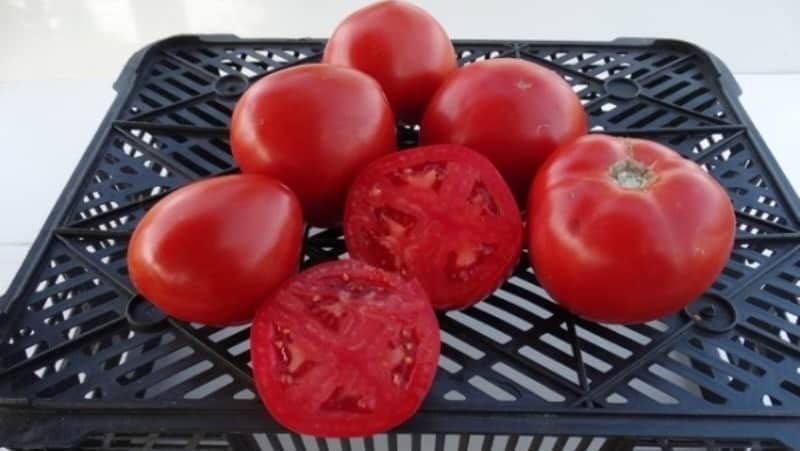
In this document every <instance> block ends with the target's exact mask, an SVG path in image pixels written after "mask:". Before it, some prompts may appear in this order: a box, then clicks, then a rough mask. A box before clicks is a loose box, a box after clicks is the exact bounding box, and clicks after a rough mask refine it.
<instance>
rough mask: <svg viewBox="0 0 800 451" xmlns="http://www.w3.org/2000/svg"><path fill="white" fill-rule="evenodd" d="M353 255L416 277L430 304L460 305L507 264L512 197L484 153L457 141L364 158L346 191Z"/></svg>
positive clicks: (496, 279)
mask: <svg viewBox="0 0 800 451" xmlns="http://www.w3.org/2000/svg"><path fill="white" fill-rule="evenodd" d="M345 208H346V210H345V221H344V236H345V241H346V243H347V249H348V250H349V251H350V254H351V255H352V256H353V257H354V258H358V259H361V260H364V261H366V262H368V263H371V264H373V265H377V266H380V267H382V268H384V269H388V270H392V271H400V272H401V273H403V274H407V275H410V276H414V277H416V278H417V279H419V281H420V282H421V283H422V285H423V286H424V287H425V290H426V291H427V292H428V294H429V295H430V297H431V302H433V305H434V307H437V308H462V307H467V306H469V305H471V304H473V303H475V302H477V301H479V300H481V299H482V298H484V297H486V296H488V295H489V294H491V292H492V291H494V289H495V288H497V287H498V286H499V285H500V284H501V283H503V281H504V280H505V278H506V277H507V276H508V275H509V273H510V272H511V271H512V270H513V268H514V266H515V264H516V263H517V260H518V259H519V254H520V251H521V247H522V235H523V233H522V231H523V229H522V220H521V218H520V213H519V209H518V208H517V204H516V202H515V201H514V196H513V195H512V194H511V191H510V190H509V189H508V186H507V185H506V184H505V182H504V181H503V178H502V177H501V176H500V174H499V173H498V172H497V169H495V168H494V166H492V164H491V163H490V162H489V160H487V159H486V158H485V157H483V156H482V155H480V154H479V153H477V152H475V151H473V150H470V149H468V148H466V147H463V146H457V145H451V144H446V145H439V146H428V147H420V148H417V149H412V150H407V151H404V152H400V153H396V154H393V155H389V156H386V157H383V158H381V159H380V160H377V161H375V162H373V163H372V164H370V165H369V166H368V167H367V168H366V169H365V170H364V171H363V172H362V173H361V174H359V176H358V178H357V179H356V181H355V182H353V186H352V188H351V190H350V194H349V195H348V198H347V205H346V207H345Z"/></svg>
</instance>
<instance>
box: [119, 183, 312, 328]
mask: <svg viewBox="0 0 800 451" xmlns="http://www.w3.org/2000/svg"><path fill="white" fill-rule="evenodd" d="M302 239H303V215H302V212H301V210H300V204H299V202H298V200H297V198H296V197H295V195H294V194H293V193H292V192H291V191H290V190H289V189H288V188H287V187H286V186H284V185H283V184H281V183H280V182H278V181H277V180H274V179H271V178H268V177H262V176H258V175H230V176H224V177H217V178H212V179H208V180H203V181H200V182H196V183H193V184H191V185H187V186H185V187H183V188H180V189H178V190H177V191H175V192H174V193H171V194H169V195H168V196H167V197H165V198H164V199H162V200H161V201H159V202H158V203H157V204H156V205H155V206H154V207H153V208H152V209H150V211H148V212H147V214H146V215H145V216H144V217H143V218H142V221H141V222H140V223H139V224H138V226H137V227H136V230H135V231H134V233H133V236H132V237H131V240H130V243H129V245H128V271H129V274H130V277H131V280H132V281H133V284H134V286H135V287H136V289H137V290H138V291H139V292H140V293H141V294H142V295H143V296H144V297H145V298H146V299H148V300H150V301H151V302H153V303H154V304H156V305H157V306H158V307H159V308H160V309H161V310H163V311H164V312H165V313H167V314H169V315H171V316H174V317H176V318H178V319H181V320H184V321H195V322H199V323H203V324H211V325H217V326H223V325H227V324H235V323H242V322H245V321H249V320H250V319H252V317H253V314H254V313H255V310H256V308H257V307H258V304H259V302H260V301H261V300H262V299H263V298H264V296H266V295H267V294H269V292H270V291H271V290H272V289H274V288H275V287H276V286H278V285H279V284H280V283H282V282H283V281H284V280H285V279H286V278H287V277H289V276H290V275H291V274H293V273H294V272H295V271H297V265H298V262H299V259H300V252H301V246H302Z"/></svg>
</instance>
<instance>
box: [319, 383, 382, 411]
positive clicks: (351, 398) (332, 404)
mask: <svg viewBox="0 0 800 451" xmlns="http://www.w3.org/2000/svg"><path fill="white" fill-rule="evenodd" d="M321 407H322V408H323V409H325V410H342V411H345V412H353V413H371V412H372V411H373V410H374V407H373V406H372V403H371V402H367V400H365V399H364V396H361V395H354V394H349V393H346V392H345V390H344V387H342V386H338V387H336V389H335V390H333V393H331V395H330V396H329V397H328V399H326V400H325V401H324V402H323V403H322V405H321Z"/></svg>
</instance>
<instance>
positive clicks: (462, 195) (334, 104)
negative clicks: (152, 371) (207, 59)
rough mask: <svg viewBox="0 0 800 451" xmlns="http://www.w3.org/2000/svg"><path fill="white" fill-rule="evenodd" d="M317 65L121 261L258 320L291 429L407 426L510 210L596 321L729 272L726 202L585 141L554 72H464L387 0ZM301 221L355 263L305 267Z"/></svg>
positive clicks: (168, 308)
mask: <svg viewBox="0 0 800 451" xmlns="http://www.w3.org/2000/svg"><path fill="white" fill-rule="evenodd" d="M322 61H323V62H322V63H318V64H303V65H300V66H297V67H292V68H286V69H283V70H280V71H277V72H276V73H274V74H271V75H269V76H267V77H265V78H263V79H262V80H260V81H258V82H256V83H255V84H254V85H253V86H252V87H250V88H249V89H248V90H247V91H246V92H245V94H244V95H243V96H242V97H241V99H240V100H239V102H238V103H237V105H236V108H235V111H234V113H233V117H232V120H231V127H230V137H231V148H232V152H233V156H234V158H235V160H236V162H237V163H238V165H239V167H240V168H241V171H242V174H239V175H230V176H225V177H219V178H212V179H208V180H203V181H199V182H196V183H194V184H191V185H189V186H187V187H184V188H181V189H179V190H177V191H176V192H174V193H171V194H170V195H168V196H167V197H166V198H165V199H164V200H162V201H161V202H159V203H158V204H157V205H156V206H155V207H154V208H153V209H151V210H150V211H149V212H148V213H147V214H146V215H145V217H144V218H143V219H142V221H141V223H140V224H139V226H138V227H137V228H136V230H135V232H134V235H133V237H132V239H131V242H130V246H129V253H128V263H129V272H130V276H131V279H132V281H133V283H134V285H135V286H136V288H137V289H138V290H139V292H140V293H141V294H142V295H143V296H144V297H146V298H147V299H149V300H150V301H151V302H153V303H154V304H156V305H157V306H159V307H160V308H161V309H162V310H164V311H165V312H166V313H168V314H170V315H172V316H174V317H175V318H177V319H180V320H185V321H195V322H200V323H204V324H210V325H217V326H224V325H229V324H237V323H245V322H248V321H252V332H251V333H252V337H251V355H252V365H253V372H254V376H255V381H256V386H257V389H258V392H259V395H260V396H261V399H262V401H263V402H264V404H265V406H266V407H267V409H268V410H269V412H270V413H271V414H272V416H273V417H274V418H275V419H276V420H277V421H278V422H280V423H281V424H283V425H284V426H285V427H287V428H289V429H291V430H292V431H295V432H298V433H302V434H312V435H317V436H327V437H351V436H361V435H368V434H374V433H379V432H383V431H386V430H389V429H391V428H393V427H395V426H397V425H399V424H400V423H402V422H404V421H405V420H407V419H408V418H410V417H411V416H412V415H413V414H414V413H415V412H416V411H417V409H418V408H419V407H420V405H421V403H422V401H423V400H424V398H425V396H426V395H427V392H428V390H429V389H430V386H431V384H432V382H433V378H434V376H435V374H436V368H437V364H438V359H439V346H440V344H439V329H438V324H437V320H436V316H435V314H434V309H458V308H465V307H468V306H470V305H472V304H474V303H475V302H478V301H480V300H481V299H483V298H484V297H486V296H488V295H489V294H491V293H492V292H493V291H494V290H495V289H496V288H497V287H498V286H500V284H502V283H503V282H504V281H505V279H506V278H507V277H508V276H509V274H510V273H511V272H512V271H513V269H514V268H515V267H516V265H517V262H518V260H519V257H520V254H521V251H522V247H523V236H524V235H525V228H524V226H523V214H521V212H520V206H523V207H525V208H526V210H527V212H526V215H527V244H528V250H529V257H530V260H531V264H532V267H533V270H534V273H535V274H536V276H537V277H538V280H539V281H540V283H541V284H542V286H543V287H544V288H545V289H546V290H547V291H548V292H549V293H550V294H551V295H552V297H553V298H554V299H555V300H556V301H557V302H559V303H560V304H561V305H563V306H564V307H565V308H567V309H568V310H570V311H572V312H573V313H575V314H578V315H582V316H584V317H586V318H589V319H592V320H597V321H604V322H616V323H631V322H643V321H647V320H651V319H655V318H658V317H660V316H662V315H666V314H669V313H674V312H676V311H678V310H679V309H681V308H682V307H683V306H685V305H686V304H687V303H689V302H690V301H692V300H693V299H694V298H695V297H697V296H698V295H700V294H701V293H702V292H703V291H704V290H706V289H708V288H709V287H710V285H711V283H712V282H713V280H714V278H715V277H716V276H717V275H718V274H719V272H720V271H721V270H722V267H723V265H724V264H725V262H726V261H727V258H728V255H729V253H730V251H731V247H732V245H733V234H734V228H735V222H734V215H733V210H732V207H731V203H730V200H729V198H728V196H727V194H726V193H725V191H724V190H723V189H722V188H721V187H720V186H719V185H718V184H717V183H716V182H715V181H714V180H713V179H712V178H711V177H710V176H709V175H708V174H707V173H705V172H704V171H703V170H702V169H701V168H700V167H698V166H697V165H695V164H694V163H691V162H689V161H687V160H684V159H682V158H681V157H680V156H679V155H678V154H677V153H675V152H674V151H672V150H670V149H668V148H666V147H664V146H662V145H660V144H657V143H654V142H650V141H644V140H638V139H628V138H616V137H611V136H605V135H596V134H595V135H587V134H586V133H587V121H586V116H585V114H584V111H583V108H582V105H581V102H580V100H579V99H578V98H577V97H576V96H575V94H574V93H573V91H572V89H571V87H570V86H569V85H568V84H567V83H566V82H565V81H564V80H563V79H562V78H561V77H560V76H559V75H558V74H556V73H555V72H552V71H550V70H548V69H546V68H544V67H541V66H538V65H536V64H534V63H531V62H528V61H523V60H515V59H494V60H486V61H481V62H477V63H473V64H470V65H468V66H466V67H464V68H460V69H459V68H457V67H456V54H455V50H454V48H453V45H452V43H451V41H450V39H449V37H448V36H447V34H446V33H445V31H444V30H443V29H442V27H441V26H440V25H439V23H438V22H437V21H436V20H435V19H434V18H433V17H431V16H430V15H429V14H427V13H426V12H425V11H423V10H421V9H419V8H417V7H415V6H413V5H410V4H408V3H404V2H399V1H384V2H381V3H376V4H373V5H371V6H367V7H365V8H363V9H361V10H359V11H356V12H355V13H353V14H352V15H350V16H349V17H347V18H346V19H345V20H344V21H343V22H342V23H341V24H340V25H339V26H338V27H337V28H336V30H335V31H334V33H333V35H332V37H331V39H330V40H329V41H328V43H327V46H326V48H325V53H324V57H323V60H322ZM397 121H400V122H401V123H404V124H409V123H417V124H420V127H421V134H420V140H421V144H422V146H421V147H417V148H413V149H408V150H404V151H401V152H398V151H397V144H396V142H397V137H396V126H397ZM304 222H305V223H307V224H310V225H316V226H330V225H335V224H338V223H340V222H343V226H344V236H345V242H346V245H347V249H348V251H349V254H350V257H351V259H349V260H339V261H336V262H329V263H324V264H320V265H317V266H314V267H312V268H310V269H308V270H306V271H303V272H301V273H299V274H295V273H296V272H297V268H298V262H299V259H300V257H301V249H302V244H303V243H302V241H303V239H302V237H303V227H304Z"/></svg>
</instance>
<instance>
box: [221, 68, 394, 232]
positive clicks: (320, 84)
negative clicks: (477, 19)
mask: <svg viewBox="0 0 800 451" xmlns="http://www.w3.org/2000/svg"><path fill="white" fill-rule="evenodd" d="M231 148H232V150H233V156H234V158H235V160H236V162H237V163H238V164H239V166H240V167H241V169H242V171H243V172H252V173H260V174H265V175H269V176H272V177H275V178H277V179H279V180H281V181H282V182H284V183H286V184H287V185H288V186H289V188H291V189H292V190H293V191H294V192H295V193H297V196H298V197H299V198H300V203H301V204H302V205H303V212H304V213H305V216H306V220H307V221H309V222H310V223H312V224H315V225H330V224H332V223H334V222H336V221H338V220H339V219H341V211H342V206H343V204H344V199H345V196H346V195H347V188H348V187H349V186H350V183H351V182H352V180H353V178H354V177H355V176H356V174H357V173H358V171H359V170H360V169H361V168H362V167H363V166H365V165H366V164H367V163H369V162H370V161H372V160H373V159H375V158H377V157H379V156H381V155H384V154H387V153H389V152H392V151H394V150H396V148H397V142H396V140H395V123H394V116H393V115H392V111H391V109H390V108H389V104H388V102H387V100H386V96H385V95H384V94H383V92H382V91H381V88H380V86H379V85H378V83H376V82H375V80H373V79H372V78H370V77H369V76H367V75H364V74H362V73H361V72H358V71H356V70H353V69H350V68H347V67H339V66H333V65H329V64H306V65H302V66H298V67H293V68H289V69H285V70H281V71H279V72H276V73H274V74H272V75H269V76H267V77H265V78H263V79H262V80H259V81H258V82H257V83H256V84H254V85H253V86H251V87H250V89H248V90H247V91H246V92H245V93H244V95H243V96H242V98H241V99H240V100H239V102H238V103H237V104H236V108H235V109H234V112H233V118H232V119H231Z"/></svg>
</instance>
